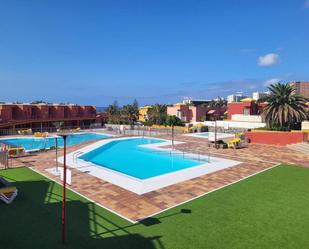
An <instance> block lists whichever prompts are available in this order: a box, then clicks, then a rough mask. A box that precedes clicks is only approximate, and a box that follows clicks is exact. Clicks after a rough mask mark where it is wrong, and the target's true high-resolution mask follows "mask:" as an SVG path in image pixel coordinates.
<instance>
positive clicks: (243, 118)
mask: <svg viewBox="0 0 309 249" xmlns="http://www.w3.org/2000/svg"><path fill="white" fill-rule="evenodd" d="M232 121H240V122H256V123H262V117H261V116H260V115H243V114H234V115H232Z"/></svg>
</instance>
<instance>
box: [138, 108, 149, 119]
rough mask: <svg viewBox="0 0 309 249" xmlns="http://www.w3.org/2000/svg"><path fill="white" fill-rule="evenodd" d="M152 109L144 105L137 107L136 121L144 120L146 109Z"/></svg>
mask: <svg viewBox="0 0 309 249" xmlns="http://www.w3.org/2000/svg"><path fill="white" fill-rule="evenodd" d="M150 109H152V106H150V105H145V106H142V107H140V108H139V113H138V121H140V122H145V121H146V120H147V119H148V111H149V110H150Z"/></svg>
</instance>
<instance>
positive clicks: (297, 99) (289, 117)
mask: <svg viewBox="0 0 309 249" xmlns="http://www.w3.org/2000/svg"><path fill="white" fill-rule="evenodd" d="M268 89H269V92H270V94H269V95H267V96H265V97H264V98H262V99H261V100H260V102H266V103H267V104H266V106H265V107H264V109H263V112H262V116H263V117H264V118H265V121H266V123H267V126H268V127H276V126H277V127H279V128H281V129H282V128H283V129H286V128H287V129H291V128H292V127H295V125H297V124H299V123H300V122H301V121H303V120H306V119H307V118H308V109H307V108H308V106H307V104H306V103H307V102H308V100H307V99H306V98H304V97H302V96H300V95H298V94H296V93H295V88H294V87H292V86H291V85H289V84H288V83H286V84H284V83H277V84H271V85H270V86H269V87H268Z"/></svg>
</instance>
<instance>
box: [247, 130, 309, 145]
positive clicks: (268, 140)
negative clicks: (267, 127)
mask: <svg viewBox="0 0 309 249" xmlns="http://www.w3.org/2000/svg"><path fill="white" fill-rule="evenodd" d="M246 137H247V138H248V139H249V141H250V143H255V144H269V145H281V146H285V145H288V144H296V143H302V142H308V133H306V132H301V131H294V132H289V131H251V132H246Z"/></svg>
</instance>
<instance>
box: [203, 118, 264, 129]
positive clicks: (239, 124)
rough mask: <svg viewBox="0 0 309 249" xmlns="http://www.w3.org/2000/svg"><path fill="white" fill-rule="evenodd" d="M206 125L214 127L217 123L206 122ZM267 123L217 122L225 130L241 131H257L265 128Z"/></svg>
mask: <svg viewBox="0 0 309 249" xmlns="http://www.w3.org/2000/svg"><path fill="white" fill-rule="evenodd" d="M204 124H205V125H207V126H210V127H214V126H215V122H214V121H206V122H204ZM265 126H266V124H265V123H260V122H236V121H228V120H227V121H226V120H223V121H222V120H218V121H217V127H223V128H225V129H229V128H241V129H256V128H261V127H265Z"/></svg>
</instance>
